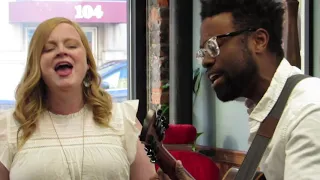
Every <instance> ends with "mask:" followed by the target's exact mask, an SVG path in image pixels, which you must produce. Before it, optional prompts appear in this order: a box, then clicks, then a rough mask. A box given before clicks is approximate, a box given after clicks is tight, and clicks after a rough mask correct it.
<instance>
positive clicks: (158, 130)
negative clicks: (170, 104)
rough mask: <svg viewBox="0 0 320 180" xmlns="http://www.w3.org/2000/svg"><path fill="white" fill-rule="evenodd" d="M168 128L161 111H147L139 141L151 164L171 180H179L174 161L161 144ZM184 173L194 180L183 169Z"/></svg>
mask: <svg viewBox="0 0 320 180" xmlns="http://www.w3.org/2000/svg"><path fill="white" fill-rule="evenodd" d="M168 128H169V123H168V121H167V119H166V118H165V116H163V115H162V111H161V110H158V111H157V112H155V111H153V110H149V111H148V113H147V116H146V119H145V120H144V123H143V127H142V130H141V134H140V136H139V139H140V141H141V142H142V143H143V144H144V145H145V151H146V152H147V155H148V157H149V158H150V160H151V162H152V163H155V164H157V165H158V166H159V167H160V168H161V169H162V171H163V172H164V173H166V174H167V175H168V176H169V177H170V178H171V179H172V180H179V179H178V178H177V177H176V172H175V167H176V159H175V158H174V157H173V156H172V155H171V154H170V153H169V152H168V150H167V149H166V148H165V147H164V146H163V143H162V141H163V139H164V136H165V131H166V129H168ZM184 171H185V173H186V174H187V175H189V176H190V178H191V179H194V178H193V177H192V175H191V174H190V173H189V172H188V171H187V170H186V169H184ZM194 180H195V179H194Z"/></svg>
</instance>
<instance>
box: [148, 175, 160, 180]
mask: <svg viewBox="0 0 320 180" xmlns="http://www.w3.org/2000/svg"><path fill="white" fill-rule="evenodd" d="M149 180H160V178H159V176H158V174H155V175H153V176H152V177H151V178H150V179H149Z"/></svg>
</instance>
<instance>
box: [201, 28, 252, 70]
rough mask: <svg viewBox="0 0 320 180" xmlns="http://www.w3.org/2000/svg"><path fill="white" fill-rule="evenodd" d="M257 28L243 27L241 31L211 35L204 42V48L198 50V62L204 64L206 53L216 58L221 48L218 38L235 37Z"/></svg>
mask: <svg viewBox="0 0 320 180" xmlns="http://www.w3.org/2000/svg"><path fill="white" fill-rule="evenodd" d="M255 30H257V29H256V28H247V29H243V30H240V31H234V32H230V33H227V34H222V35H218V36H213V37H211V38H210V39H208V40H207V41H206V42H205V43H204V48H201V49H199V51H198V52H197V54H196V58H197V60H198V62H199V63H200V64H202V62H203V60H204V57H205V56H206V53H207V54H208V55H209V56H210V57H212V58H215V57H217V56H218V55H219V54H220V48H219V45H218V42H217V39H219V38H224V37H233V36H237V35H240V34H242V33H244V32H250V31H255Z"/></svg>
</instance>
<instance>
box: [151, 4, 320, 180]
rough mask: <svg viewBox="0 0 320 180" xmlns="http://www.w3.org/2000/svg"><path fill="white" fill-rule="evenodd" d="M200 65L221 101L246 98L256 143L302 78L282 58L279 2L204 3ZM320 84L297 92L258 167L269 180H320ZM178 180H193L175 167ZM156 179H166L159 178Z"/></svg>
mask: <svg viewBox="0 0 320 180" xmlns="http://www.w3.org/2000/svg"><path fill="white" fill-rule="evenodd" d="M201 4H202V8H201V18H202V24H201V30H200V32H201V39H200V50H199V51H198V53H197V59H198V60H199V61H201V62H202V65H203V67H204V68H206V70H207V76H208V78H209V79H210V81H211V83H212V88H213V90H214V91H215V93H216V95H217V97H218V98H219V99H220V100H221V101H223V102H227V101H232V100H235V99H236V98H239V97H246V98H248V99H250V100H251V101H252V102H253V103H254V104H255V106H254V108H253V109H252V112H251V113H250V116H249V125H250V136H249V142H250V143H251V142H252V139H253V137H254V136H255V134H256V132H257V130H258V128H259V126H260V124H261V122H262V121H263V120H264V118H265V117H266V116H267V115H268V114H269V112H270V111H271V109H272V107H273V106H274V105H275V102H276V101H277V99H278V97H279V95H280V92H281V91H282V89H283V87H284V85H285V82H286V81H287V79H288V78H289V77H290V76H292V75H295V74H302V72H301V71H300V70H299V69H298V68H296V67H293V66H291V65H290V64H289V62H288V61H287V60H286V59H285V58H284V51H283V48H282V32H283V29H282V25H283V15H284V9H283V4H282V3H281V2H280V0H277V1H276V0H202V1H201ZM319 89H320V80H319V79H318V78H312V77H311V78H306V79H304V80H302V81H300V82H299V83H298V84H297V85H296V86H295V88H294V89H293V91H292V93H291V95H290V97H289V99H288V102H287V104H286V107H285V109H284V111H283V113H282V116H281V118H280V120H279V123H278V125H277V127H276V130H275V132H274V134H273V138H272V140H271V141H270V143H269V146H268V147H267V149H266V151H265V153H264V155H263V158H262V160H261V162H260V169H261V170H262V171H263V173H264V175H265V177H266V179H268V180H281V179H285V180H293V179H297V180H298V179H299V180H301V179H308V180H316V179H320V154H319V153H320V93H319ZM176 169H177V176H179V179H181V180H187V179H188V180H189V179H191V178H190V177H188V176H187V175H186V174H184V172H183V170H182V169H183V166H182V164H181V163H177V168H176ZM158 174H159V175H158V176H157V177H156V178H158V179H165V178H163V175H162V172H161V171H159V172H158Z"/></svg>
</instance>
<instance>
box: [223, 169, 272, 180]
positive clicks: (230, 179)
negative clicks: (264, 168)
mask: <svg viewBox="0 0 320 180" xmlns="http://www.w3.org/2000/svg"><path fill="white" fill-rule="evenodd" d="M238 171H239V169H238V168H234V167H233V168H230V169H229V170H228V171H227V172H226V174H225V175H224V176H223V178H222V180H235V179H236V176H237V173H238ZM248 180H250V179H248ZM252 180H266V177H265V176H264V174H263V173H262V172H260V171H257V172H256V173H255V175H254V177H253V178H252Z"/></svg>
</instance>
